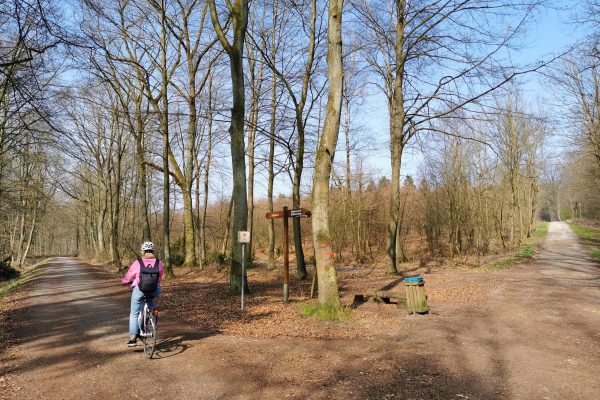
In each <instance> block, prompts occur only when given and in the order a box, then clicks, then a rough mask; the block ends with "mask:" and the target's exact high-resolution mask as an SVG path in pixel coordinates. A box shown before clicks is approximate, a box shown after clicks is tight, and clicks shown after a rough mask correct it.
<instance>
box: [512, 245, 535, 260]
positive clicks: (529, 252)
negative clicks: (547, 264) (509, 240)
mask: <svg viewBox="0 0 600 400" xmlns="http://www.w3.org/2000/svg"><path fill="white" fill-rule="evenodd" d="M534 253H535V246H533V245H532V244H528V245H527V246H525V247H523V248H521V250H519V252H518V253H517V255H516V258H517V259H519V260H521V261H522V260H529V259H530V258H532V257H533V254H534Z"/></svg>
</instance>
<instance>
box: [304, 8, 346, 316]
mask: <svg viewBox="0 0 600 400" xmlns="http://www.w3.org/2000/svg"><path fill="white" fill-rule="evenodd" d="M342 7H343V0H330V2H329V17H328V32H327V36H328V52H327V65H328V78H329V95H328V98H327V114H326V116H325V124H324V126H323V132H322V135H321V139H320V141H319V147H318V149H317V155H316V160H315V171H314V177H313V215H312V228H313V233H312V234H313V244H314V249H315V262H316V265H317V275H318V281H319V286H318V287H319V303H320V304H321V305H324V306H330V307H333V308H339V307H340V297H339V291H338V283H337V276H336V269H335V263H334V255H333V251H332V249H331V237H330V234H329V217H328V209H329V181H330V178H331V169H332V164H333V157H334V155H335V148H336V145H337V139H338V135H339V128H340V114H341V112H340V111H341V105H342V89H343V74H344V70H343V66H342Z"/></svg>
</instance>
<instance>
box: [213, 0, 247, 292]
mask: <svg viewBox="0 0 600 400" xmlns="http://www.w3.org/2000/svg"><path fill="white" fill-rule="evenodd" d="M228 6H229V8H230V12H231V17H232V19H233V23H232V26H233V44H229V40H228V39H227V36H226V35H225V33H224V32H223V30H222V28H221V24H220V22H219V19H218V15H217V8H216V6H215V1H214V0H209V7H210V16H211V19H212V22H213V26H214V28H215V31H216V33H217V36H218V38H219V41H220V42H221V44H222V45H223V47H224V48H225V51H226V52H227V55H228V56H229V63H230V69H231V90H232V95H233V96H232V97H233V98H232V102H233V107H232V109H231V126H230V127H229V135H230V138H231V144H230V146H231V169H232V173H233V203H234V211H233V230H232V244H233V252H232V257H231V270H230V275H229V291H230V293H232V294H238V293H240V292H241V288H242V246H240V245H239V243H237V240H236V236H237V233H238V232H239V231H245V230H246V229H247V227H248V202H247V199H248V197H247V190H246V160H245V153H244V152H245V150H246V148H245V145H244V117H245V107H246V105H245V102H246V99H245V90H244V60H243V55H244V40H245V38H246V27H247V25H248V1H247V0H235V2H234V4H233V5H232V4H231V3H228ZM245 278H246V277H244V279H243V281H244V282H245V286H244V291H246V290H247V289H248V287H247V286H248V279H245ZM246 293H248V292H247V291H246Z"/></svg>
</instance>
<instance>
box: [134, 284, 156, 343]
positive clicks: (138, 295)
mask: <svg viewBox="0 0 600 400" xmlns="http://www.w3.org/2000/svg"><path fill="white" fill-rule="evenodd" d="M159 294H160V286H159V287H157V288H156V291H155V292H154V298H153V299H149V300H148V305H149V306H150V307H154V304H155V303H154V302H155V301H156V299H157V298H158V295H159ZM143 307H144V293H142V291H141V290H140V289H138V287H137V286H136V287H134V288H133V292H131V312H130V314H129V334H130V335H137V333H138V331H139V327H138V323H137V320H138V315H139V314H140V312H141V311H142V308H143Z"/></svg>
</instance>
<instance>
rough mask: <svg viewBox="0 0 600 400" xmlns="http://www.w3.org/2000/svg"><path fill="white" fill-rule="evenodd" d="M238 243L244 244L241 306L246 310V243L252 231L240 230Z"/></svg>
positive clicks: (248, 241)
mask: <svg viewBox="0 0 600 400" xmlns="http://www.w3.org/2000/svg"><path fill="white" fill-rule="evenodd" d="M238 243H241V245H242V298H241V302H242V304H241V306H242V311H244V287H245V286H246V243H250V232H248V231H239V232H238Z"/></svg>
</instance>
